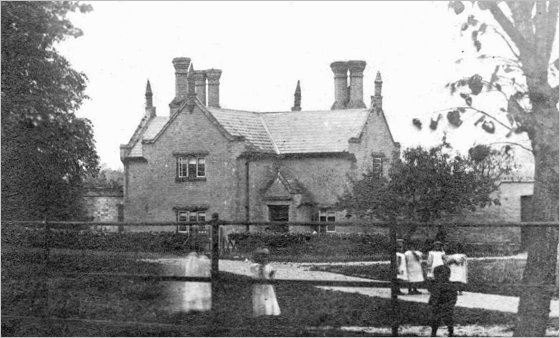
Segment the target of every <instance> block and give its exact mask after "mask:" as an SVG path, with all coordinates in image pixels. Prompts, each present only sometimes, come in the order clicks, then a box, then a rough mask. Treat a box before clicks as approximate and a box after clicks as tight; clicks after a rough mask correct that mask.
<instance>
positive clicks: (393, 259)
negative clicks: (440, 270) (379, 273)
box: [389, 223, 399, 337]
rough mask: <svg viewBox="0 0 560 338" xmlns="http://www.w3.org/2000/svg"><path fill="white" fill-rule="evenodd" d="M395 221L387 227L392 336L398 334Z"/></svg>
mask: <svg viewBox="0 0 560 338" xmlns="http://www.w3.org/2000/svg"><path fill="white" fill-rule="evenodd" d="M396 226H397V225H396V223H393V224H391V227H390V228H389V241H390V244H389V254H390V255H391V256H390V257H391V259H390V262H391V332H392V333H391V334H392V336H393V337H397V336H398V335H399V313H398V306H399V304H398V299H397V290H398V288H399V285H398V280H397V230H396V229H395V227H396Z"/></svg>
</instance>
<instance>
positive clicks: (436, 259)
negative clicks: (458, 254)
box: [428, 241, 445, 279]
mask: <svg viewBox="0 0 560 338" xmlns="http://www.w3.org/2000/svg"><path fill="white" fill-rule="evenodd" d="M444 255H445V251H443V245H442V243H441V242H440V241H435V242H434V243H433V244H432V250H431V251H430V252H428V278H430V279H433V278H434V269H435V268H436V267H438V266H440V265H444V263H443V256H444Z"/></svg>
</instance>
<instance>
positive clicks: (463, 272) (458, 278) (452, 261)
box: [445, 254, 467, 284]
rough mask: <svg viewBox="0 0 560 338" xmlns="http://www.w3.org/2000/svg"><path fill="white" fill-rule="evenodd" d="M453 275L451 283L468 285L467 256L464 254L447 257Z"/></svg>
mask: <svg viewBox="0 0 560 338" xmlns="http://www.w3.org/2000/svg"><path fill="white" fill-rule="evenodd" d="M445 261H446V262H447V265H448V266H449V270H450V271H451V275H450V277H449V281H450V282H460V283H464V284H467V256H466V255H464V254H454V255H449V256H446V257H445Z"/></svg>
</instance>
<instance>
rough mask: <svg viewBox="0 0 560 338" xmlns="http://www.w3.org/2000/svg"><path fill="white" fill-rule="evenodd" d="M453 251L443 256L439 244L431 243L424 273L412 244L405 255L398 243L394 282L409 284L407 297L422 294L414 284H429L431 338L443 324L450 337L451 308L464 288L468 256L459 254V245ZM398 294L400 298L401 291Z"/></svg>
mask: <svg viewBox="0 0 560 338" xmlns="http://www.w3.org/2000/svg"><path fill="white" fill-rule="evenodd" d="M448 251H449V250H448ZM452 251H454V252H452V253H451V254H449V253H447V254H446V252H445V251H444V250H443V245H442V243H441V242H439V241H436V242H434V243H433V244H432V249H431V250H430V251H429V252H428V257H427V262H426V269H424V267H423V265H422V258H423V255H422V252H420V251H418V250H415V248H414V247H413V246H412V245H411V244H409V245H408V250H406V251H405V247H404V243H403V242H402V241H399V243H398V251H397V279H399V280H401V281H406V282H407V283H408V294H410V295H416V294H421V292H420V291H418V288H417V284H418V283H421V282H424V280H425V279H427V280H428V281H429V282H430V283H429V284H428V290H429V291H430V299H429V301H428V304H429V305H430V306H431V308H432V321H431V324H430V325H431V328H432V336H435V335H436V333H437V330H438V326H439V324H440V323H441V322H442V321H443V322H444V323H445V325H447V328H448V331H449V336H452V335H453V308H454V307H455V304H456V303H457V294H462V291H463V290H464V287H465V285H466V284H467V256H466V255H465V254H463V253H462V251H463V250H462V248H461V245H460V244H458V245H457V246H456V248H455V249H454V250H453V249H452ZM424 276H425V277H426V278H424ZM397 294H399V295H403V293H402V292H401V291H400V288H399V289H398V290H397Z"/></svg>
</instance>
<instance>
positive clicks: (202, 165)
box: [197, 158, 206, 177]
mask: <svg viewBox="0 0 560 338" xmlns="http://www.w3.org/2000/svg"><path fill="white" fill-rule="evenodd" d="M197 176H198V177H204V176H206V160H205V159H204V158H199V159H198V173H197Z"/></svg>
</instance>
